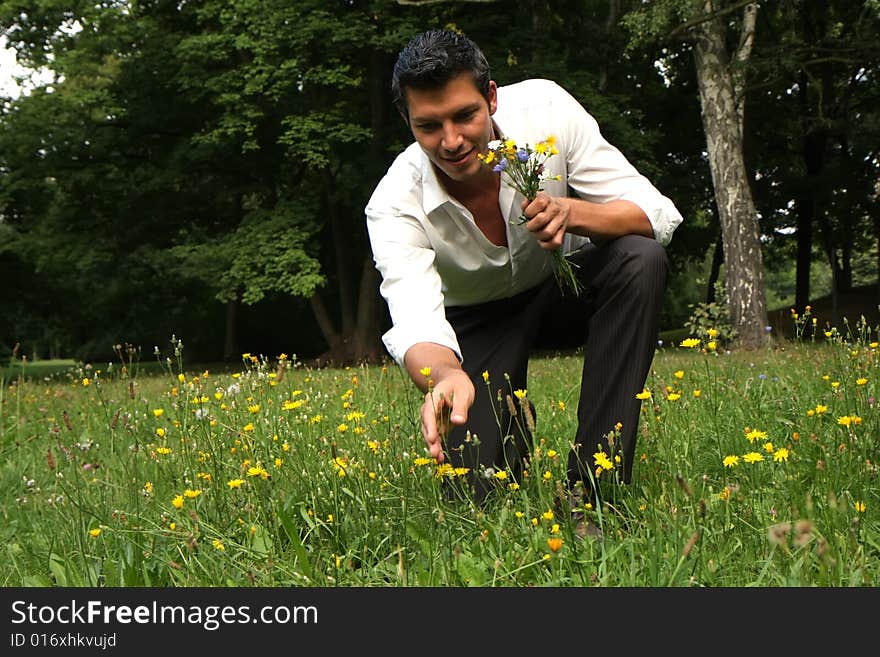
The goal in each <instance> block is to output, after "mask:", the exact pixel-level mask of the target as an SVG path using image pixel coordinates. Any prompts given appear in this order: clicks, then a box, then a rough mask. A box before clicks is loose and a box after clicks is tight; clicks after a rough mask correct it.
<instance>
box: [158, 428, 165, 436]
mask: <svg viewBox="0 0 880 657" xmlns="http://www.w3.org/2000/svg"><path fill="white" fill-rule="evenodd" d="M156 435H157V436H159V438H164V437H165V429H163V428H162V427H156Z"/></svg>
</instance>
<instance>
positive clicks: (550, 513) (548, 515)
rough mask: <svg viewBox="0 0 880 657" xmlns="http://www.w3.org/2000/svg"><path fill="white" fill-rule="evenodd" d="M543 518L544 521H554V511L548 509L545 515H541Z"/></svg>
mask: <svg viewBox="0 0 880 657" xmlns="http://www.w3.org/2000/svg"><path fill="white" fill-rule="evenodd" d="M541 517H542V518H543V519H544V520H553V510H552V509H547V510H546V511H544V513H542V514H541Z"/></svg>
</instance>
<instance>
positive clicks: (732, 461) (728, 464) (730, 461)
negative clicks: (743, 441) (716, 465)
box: [722, 455, 739, 468]
mask: <svg viewBox="0 0 880 657" xmlns="http://www.w3.org/2000/svg"><path fill="white" fill-rule="evenodd" d="M722 463H723V464H724V467H725V468H735V467H736V466H738V465H739V457H738V456H734V455H731V456H725V457H724V460H723V461H722Z"/></svg>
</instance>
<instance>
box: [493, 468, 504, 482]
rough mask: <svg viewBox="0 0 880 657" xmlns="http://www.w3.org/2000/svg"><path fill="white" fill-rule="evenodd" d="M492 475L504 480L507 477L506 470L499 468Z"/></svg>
mask: <svg viewBox="0 0 880 657" xmlns="http://www.w3.org/2000/svg"><path fill="white" fill-rule="evenodd" d="M494 476H495V478H496V479H497V480H498V481H504V480H505V479H507V471H505V470H499V471H498V472H496V473H495V475H494Z"/></svg>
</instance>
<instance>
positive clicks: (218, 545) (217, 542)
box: [211, 538, 226, 552]
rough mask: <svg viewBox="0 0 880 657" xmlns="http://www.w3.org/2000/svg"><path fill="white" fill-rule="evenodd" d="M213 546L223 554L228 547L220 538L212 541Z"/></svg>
mask: <svg viewBox="0 0 880 657" xmlns="http://www.w3.org/2000/svg"><path fill="white" fill-rule="evenodd" d="M211 545H213V546H214V547H215V548H216V549H217V550H220V551H221V552H223V551H224V550H225V549H226V546H225V545H223V543H222V542H221V541H220V539H219V538H215V539H214V540H213V541H211Z"/></svg>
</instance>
